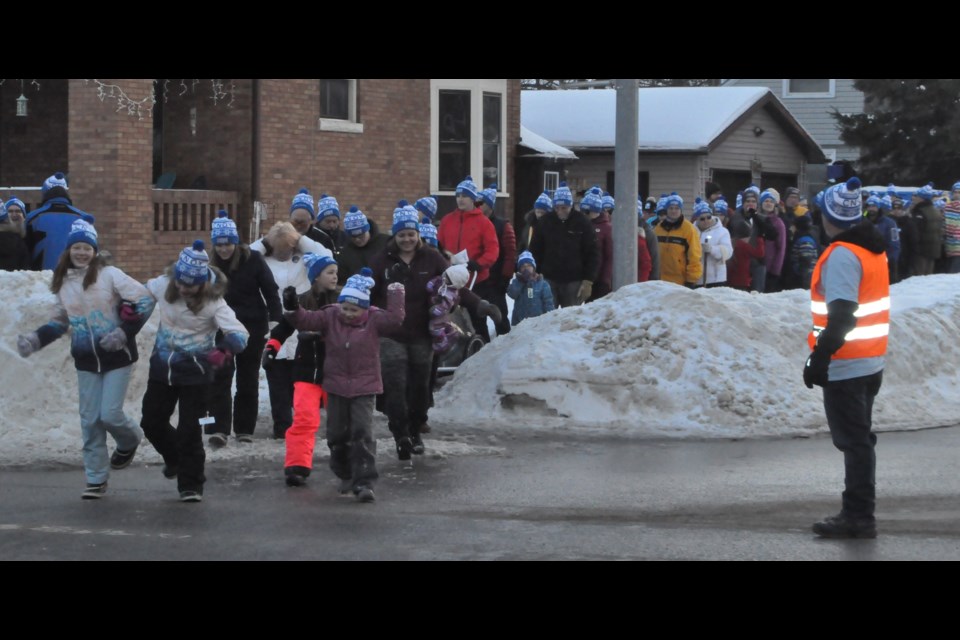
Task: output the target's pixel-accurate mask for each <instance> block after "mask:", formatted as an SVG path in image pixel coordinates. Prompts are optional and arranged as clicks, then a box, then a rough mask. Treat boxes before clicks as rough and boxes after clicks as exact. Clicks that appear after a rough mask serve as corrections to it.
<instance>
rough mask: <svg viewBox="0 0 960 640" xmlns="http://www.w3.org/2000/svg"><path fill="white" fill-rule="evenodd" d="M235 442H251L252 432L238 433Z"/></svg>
mask: <svg viewBox="0 0 960 640" xmlns="http://www.w3.org/2000/svg"><path fill="white" fill-rule="evenodd" d="M237 442H241V443H243V444H252V443H253V434H252V433H238V434H237Z"/></svg>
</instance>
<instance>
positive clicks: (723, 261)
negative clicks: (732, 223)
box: [697, 218, 733, 284]
mask: <svg viewBox="0 0 960 640" xmlns="http://www.w3.org/2000/svg"><path fill="white" fill-rule="evenodd" d="M698 228H699V227H698ZM700 246H701V247H702V249H703V275H702V276H701V277H700V280H699V282H698V283H697V284H713V283H715V282H726V281H727V260H729V259H730V258H731V256H733V243H732V242H730V232H729V231H727V228H726V227H724V226H723V224H721V222H720V220H718V219H717V218H714V219H713V226H712V227H709V228H707V229H705V230H702V231H700Z"/></svg>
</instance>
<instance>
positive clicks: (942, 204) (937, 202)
mask: <svg viewBox="0 0 960 640" xmlns="http://www.w3.org/2000/svg"><path fill="white" fill-rule="evenodd" d="M933 206H935V207H936V208H937V209H945V208H946V207H947V201H946V200H934V201H933Z"/></svg>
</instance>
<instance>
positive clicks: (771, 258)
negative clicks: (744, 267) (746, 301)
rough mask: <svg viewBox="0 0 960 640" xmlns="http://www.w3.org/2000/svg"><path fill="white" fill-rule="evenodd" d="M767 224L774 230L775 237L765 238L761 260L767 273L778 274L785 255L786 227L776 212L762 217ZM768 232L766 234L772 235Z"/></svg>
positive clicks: (781, 269)
mask: <svg viewBox="0 0 960 640" xmlns="http://www.w3.org/2000/svg"><path fill="white" fill-rule="evenodd" d="M761 215H762V214H761ZM764 222H766V224H767V225H768V226H772V227H773V229H774V230H775V231H776V234H777V237H776V239H769V238H768V239H765V240H764V243H765V246H764V256H763V261H764V264H765V265H766V267H767V273H769V274H771V275H775V276H779V275H780V272H781V271H783V262H784V260H785V259H786V256H787V228H786V226H785V225H784V224H783V220H781V219H780V216H778V215H776V214H771V215H769V216H767V217H766V218H765V219H764ZM772 235H773V234H772V233H768V236H772Z"/></svg>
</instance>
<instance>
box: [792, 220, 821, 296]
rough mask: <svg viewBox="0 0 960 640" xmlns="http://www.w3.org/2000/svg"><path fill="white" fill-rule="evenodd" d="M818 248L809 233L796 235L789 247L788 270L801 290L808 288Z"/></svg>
mask: <svg viewBox="0 0 960 640" xmlns="http://www.w3.org/2000/svg"><path fill="white" fill-rule="evenodd" d="M819 256H820V247H819V246H818V245H817V241H816V239H815V238H814V237H813V234H811V233H805V234H802V235H798V236H797V237H796V238H795V239H794V241H793V246H791V247H790V268H791V269H792V270H793V273H794V274H795V275H796V282H797V284H798V285H799V286H800V287H801V288H803V289H809V288H810V278H811V276H813V268H814V267H815V266H816V265H817V258H818V257H819Z"/></svg>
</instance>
